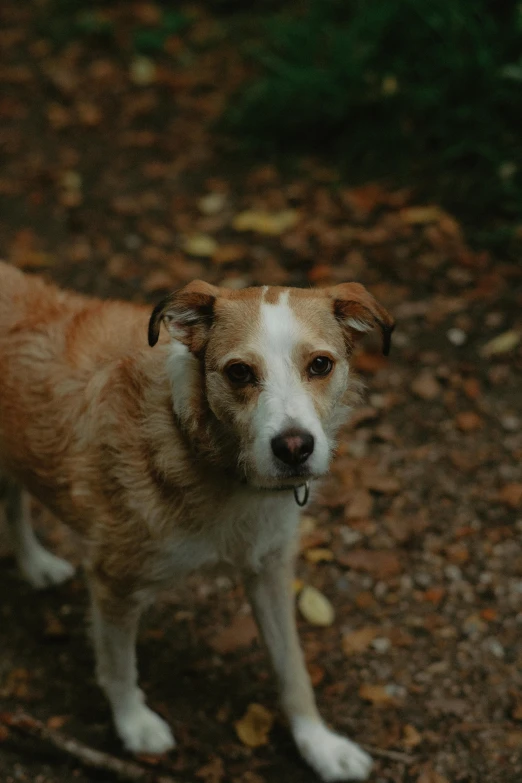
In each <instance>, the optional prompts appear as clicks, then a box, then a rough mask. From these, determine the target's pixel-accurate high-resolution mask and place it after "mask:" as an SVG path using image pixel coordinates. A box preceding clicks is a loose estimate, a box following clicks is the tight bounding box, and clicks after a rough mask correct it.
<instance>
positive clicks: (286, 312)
mask: <svg viewBox="0 0 522 783" xmlns="http://www.w3.org/2000/svg"><path fill="white" fill-rule="evenodd" d="M305 337H306V334H305V330H304V328H303V325H302V324H300V323H299V321H298V319H297V318H296V316H295V314H294V312H293V310H292V308H291V307H290V305H289V302H288V292H287V291H285V292H283V293H282V294H281V296H280V297H279V301H278V302H277V303H276V304H270V303H268V302H264V301H262V302H261V311H260V326H259V333H258V336H257V341H256V346H255V347H256V351H257V353H259V354H260V355H261V357H262V359H263V364H264V368H265V377H264V381H263V386H264V388H263V391H262V392H261V394H260V395H259V401H258V404H257V410H256V414H255V422H254V427H255V444H254V452H255V459H256V463H257V468H258V470H259V472H260V473H261V474H264V475H270V474H272V473H273V467H274V457H273V454H272V450H271V445H270V441H271V440H272V438H273V437H274V436H276V435H278V434H280V433H281V432H283V431H284V430H285V429H288V428H289V427H296V428H299V429H303V430H307V431H308V432H310V433H311V434H312V435H313V436H314V439H315V449H314V452H313V455H312V456H311V457H310V460H309V464H310V468H311V470H312V472H314V473H322V472H324V471H325V470H326V469H327V466H328V458H329V448H328V443H327V439H326V436H325V433H324V431H323V428H322V426H321V421H320V419H319V417H318V415H317V412H316V410H315V408H314V404H313V401H312V398H311V396H310V393H309V391H308V390H307V388H306V382H304V381H303V379H302V377H301V372H300V368H298V367H297V366H296V365H295V359H294V356H295V348H296V346H297V345H298V344H299V343H300V342H301V341H303V339H304V338H305Z"/></svg>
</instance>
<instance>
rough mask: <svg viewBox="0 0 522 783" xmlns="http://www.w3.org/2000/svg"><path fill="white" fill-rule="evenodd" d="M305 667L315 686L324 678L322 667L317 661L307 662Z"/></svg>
mask: <svg viewBox="0 0 522 783" xmlns="http://www.w3.org/2000/svg"><path fill="white" fill-rule="evenodd" d="M306 668H307V669H308V674H309V675H310V682H311V683H312V685H313V686H314V688H316V687H317V686H318V685H319V683H321V682H322V681H323V680H324V669H323V668H322V666H319V664H318V663H308V664H307V666H306Z"/></svg>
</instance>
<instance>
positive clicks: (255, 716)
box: [234, 704, 274, 748]
mask: <svg viewBox="0 0 522 783" xmlns="http://www.w3.org/2000/svg"><path fill="white" fill-rule="evenodd" d="M273 723H274V716H273V714H272V713H271V712H269V711H268V710H267V709H266V707H263V706H262V705H261V704H249V705H248V709H247V711H246V713H245V714H244V716H243V717H242V718H241V720H238V721H236V722H235V724H234V726H235V729H236V733H237V736H238V737H239V739H240V740H241V742H242V743H243V745H247V746H248V747H249V748H259V747H260V746H261V745H266V744H267V743H268V735H269V734H270V730H271V728H272V726H273Z"/></svg>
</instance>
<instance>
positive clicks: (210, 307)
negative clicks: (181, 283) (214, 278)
mask: <svg viewBox="0 0 522 783" xmlns="http://www.w3.org/2000/svg"><path fill="white" fill-rule="evenodd" d="M218 294H219V289H218V288H216V287H215V286H213V285H210V284H209V283H205V282H204V281H203V280H194V281H193V282H192V283H189V284H188V285H186V286H185V287H184V288H180V290H179V291H174V293H172V294H170V295H169V296H167V297H166V299H163V301H161V302H159V303H158V304H157V305H156V307H155V308H154V310H153V311H152V315H151V317H150V321H149V345H150V346H153V345H156V343H157V342H158V338H159V333H160V326H161V323H162V322H163V323H164V325H165V328H166V329H167V331H168V333H169V334H170V335H171V337H174V338H175V339H176V340H179V341H180V342H181V343H184V344H185V345H186V346H187V347H188V348H189V350H190V351H192V353H198V351H201V349H202V348H203V346H204V345H205V342H206V340H207V337H208V333H209V331H210V327H211V326H212V320H213V317H214V304H215V302H216V298H217V296H218Z"/></svg>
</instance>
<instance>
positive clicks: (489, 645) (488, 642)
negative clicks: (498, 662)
mask: <svg viewBox="0 0 522 783" xmlns="http://www.w3.org/2000/svg"><path fill="white" fill-rule="evenodd" d="M482 648H483V649H484V650H485V651H486V652H490V653H491V654H492V655H494V656H495V658H498V659H502V658H503V657H504V648H503V646H502V645H501V643H500V642H499V640H498V639H495V638H494V637H493V636H489V637H488V638H487V639H484V641H483V642H482Z"/></svg>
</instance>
